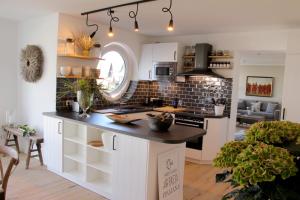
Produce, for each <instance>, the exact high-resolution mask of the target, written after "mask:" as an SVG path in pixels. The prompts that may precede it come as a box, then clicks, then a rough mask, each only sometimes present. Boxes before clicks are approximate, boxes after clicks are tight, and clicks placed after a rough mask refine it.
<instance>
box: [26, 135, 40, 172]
mask: <svg viewBox="0 0 300 200" xmlns="http://www.w3.org/2000/svg"><path fill="white" fill-rule="evenodd" d="M43 142H44V139H43V138H42V137H40V136H30V137H29V145H28V151H27V158H26V169H28V168H29V163H30V158H34V157H37V156H38V157H39V160H40V163H41V165H44V162H43V156H42V148H41V144H42V143H43ZM34 144H35V145H36V149H33V146H34ZM35 151H37V152H38V153H37V154H35V155H31V153H32V152H35Z"/></svg>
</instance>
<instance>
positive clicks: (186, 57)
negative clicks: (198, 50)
mask: <svg viewBox="0 0 300 200" xmlns="http://www.w3.org/2000/svg"><path fill="white" fill-rule="evenodd" d="M195 57H196V56H195V55H185V56H183V58H184V59H193V58H195Z"/></svg>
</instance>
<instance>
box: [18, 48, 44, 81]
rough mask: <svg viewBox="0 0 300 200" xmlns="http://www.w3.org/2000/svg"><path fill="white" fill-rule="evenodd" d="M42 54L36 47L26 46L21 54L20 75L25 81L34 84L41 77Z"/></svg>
mask: <svg viewBox="0 0 300 200" xmlns="http://www.w3.org/2000/svg"><path fill="white" fill-rule="evenodd" d="M43 62H44V57H43V52H42V50H41V48H40V47H38V46H36V45H27V46H26V48H25V49H22V52H21V73H22V76H23V78H24V80H25V81H27V82H36V81H38V80H39V79H40V78H41V76H42V70H43Z"/></svg>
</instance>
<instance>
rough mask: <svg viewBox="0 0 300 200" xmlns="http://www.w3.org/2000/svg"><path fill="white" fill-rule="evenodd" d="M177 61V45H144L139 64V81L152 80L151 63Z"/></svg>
mask: <svg viewBox="0 0 300 200" xmlns="http://www.w3.org/2000/svg"><path fill="white" fill-rule="evenodd" d="M177 61H178V43H155V44H144V45H143V47H142V53H141V59H140V64H139V80H153V73H154V72H153V63H155V62H177Z"/></svg>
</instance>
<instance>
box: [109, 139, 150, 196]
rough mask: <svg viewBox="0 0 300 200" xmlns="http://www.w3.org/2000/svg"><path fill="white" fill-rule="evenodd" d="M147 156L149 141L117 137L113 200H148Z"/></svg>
mask: <svg viewBox="0 0 300 200" xmlns="http://www.w3.org/2000/svg"><path fill="white" fill-rule="evenodd" d="M147 155H148V141H147V140H144V139H139V138H135V137H130V136H127V135H123V134H116V135H115V150H114V159H113V160H114V162H113V191H115V192H113V198H112V199H114V200H125V199H128V200H129V199H141V200H142V199H147V196H146V195H147V191H146V185H145V183H146V182H147V170H148V169H147V166H148V156H147ZM129 180H130V181H129Z"/></svg>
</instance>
